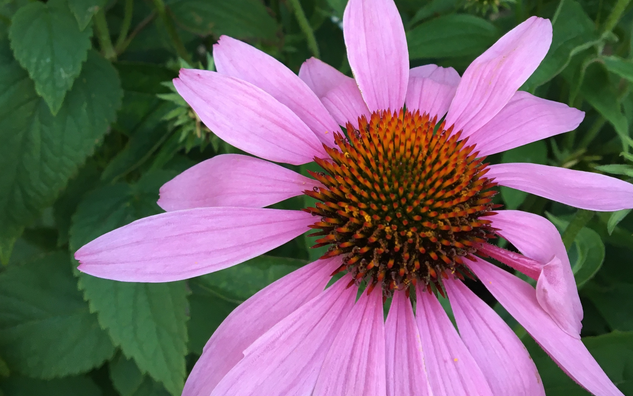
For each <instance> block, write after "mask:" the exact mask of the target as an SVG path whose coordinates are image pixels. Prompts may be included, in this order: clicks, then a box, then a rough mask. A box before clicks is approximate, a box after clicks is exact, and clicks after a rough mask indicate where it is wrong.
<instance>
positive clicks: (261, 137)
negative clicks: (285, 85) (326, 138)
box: [174, 69, 327, 165]
mask: <svg viewBox="0 0 633 396" xmlns="http://www.w3.org/2000/svg"><path fill="white" fill-rule="evenodd" d="M174 86H175V87H176V90H178V93H179V94H180V95H181V96H182V97H183V98H184V99H185V100H186V101H187V103H189V105H190V106H191V107H192V108H193V110H194V111H195V112H196V113H197V114H198V116H199V117H200V119H201V120H202V121H203V122H204V123H205V125H206V126H207V127H209V129H211V130H212V131H213V133H215V134H216V135H218V136H219V137H220V138H221V139H222V140H224V141H225V142H227V143H229V144H231V145H233V146H235V147H237V148H239V149H241V150H243V151H246V152H247V153H250V154H253V155H256V156H258V157H262V158H265V159H267V160H270V161H276V162H286V163H289V164H293V165H301V164H305V163H307V162H311V161H312V160H313V159H314V157H326V156H327V154H326V153H325V150H324V149H323V146H322V144H321V142H320V141H319V139H318V138H317V137H316V136H315V135H314V133H312V131H311V130H310V128H308V126H307V125H306V124H304V123H303V121H301V119H300V118H299V117H298V116H297V115H296V114H295V113H293V112H292V111H291V110H290V109H289V108H288V107H286V106H284V105H283V104H281V103H279V102H278V101H277V100H276V99H275V98H273V97H272V96H271V95H269V94H267V93H266V92H264V91H262V90H261V89H259V88H257V87H255V86H254V85H252V84H250V83H247V82H245V81H242V80H239V79H236V78H233V77H228V76H225V75H222V74H219V73H215V72H210V71H206V70H194V69H181V70H180V78H177V79H175V80H174Z"/></svg>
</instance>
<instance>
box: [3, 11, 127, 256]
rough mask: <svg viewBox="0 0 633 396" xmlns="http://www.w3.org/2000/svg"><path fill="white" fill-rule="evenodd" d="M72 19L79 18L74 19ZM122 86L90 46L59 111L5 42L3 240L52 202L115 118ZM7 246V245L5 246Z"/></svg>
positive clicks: (112, 71) (9, 237)
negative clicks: (40, 95)
mask: <svg viewBox="0 0 633 396" xmlns="http://www.w3.org/2000/svg"><path fill="white" fill-rule="evenodd" d="M73 23H75V21H74V20H73ZM121 95H122V91H121V89H120V83H119V79H118V77H117V74H116V71H115V70H114V69H113V68H112V66H111V65H110V64H109V63H108V62H106V61H105V60H104V59H102V58H101V57H100V56H99V55H98V54H97V53H95V52H90V54H89V56H88V60H87V61H86V64H85V65H84V68H83V70H82V73H81V75H80V76H79V78H78V79H77V81H76V82H75V85H74V87H73V89H72V90H71V91H70V92H69V93H68V95H67V97H66V101H65V103H64V105H63V106H62V108H61V109H60V111H59V113H58V114H57V116H53V115H52V114H51V113H50V111H49V109H48V106H47V105H46V103H44V101H43V100H42V99H40V98H38V97H37V94H36V93H35V90H34V88H33V83H32V82H31V81H30V79H29V78H28V75H27V74H26V72H25V71H24V70H23V69H22V68H21V67H20V66H19V65H18V63H17V62H16V61H15V60H14V59H13V56H12V55H11V51H10V50H9V48H8V46H7V45H6V44H5V45H4V46H2V45H0V140H1V141H2V145H0V169H2V172H1V173H0V191H3V194H1V195H0V224H2V227H1V228H0V241H1V242H0V245H1V246H2V247H3V249H2V251H3V253H4V252H6V251H7V249H9V247H10V245H11V244H10V243H8V242H7V241H10V240H11V239H15V238H16V237H17V236H19V235H20V233H21V232H22V229H23V227H24V226H25V225H27V224H29V223H30V222H32V221H33V220H35V219H36V218H37V217H38V216H39V214H40V212H41V210H42V209H43V208H46V207H49V206H51V205H52V204H53V202H54V201H55V198H56V197H57V195H58V194H59V193H60V191H61V190H62V189H63V188H64V186H65V185H66V183H67V182H68V179H69V178H70V177H71V176H73V175H74V174H75V173H76V172H77V169H78V168H79V166H80V165H81V164H82V163H83V162H84V161H85V159H86V158H87V157H88V156H89V155H90V154H92V152H93V150H94V148H95V146H96V145H97V144H98V143H99V141H100V140H101V139H102V138H103V136H104V135H105V133H106V132H107V130H108V126H109V124H110V123H111V122H112V121H113V120H114V118H115V115H116V110H117V108H118V106H119V105H120V103H121ZM5 246H6V247H5Z"/></svg>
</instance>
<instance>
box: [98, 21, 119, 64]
mask: <svg viewBox="0 0 633 396" xmlns="http://www.w3.org/2000/svg"><path fill="white" fill-rule="evenodd" d="M94 21H95V33H96V35H97V40H99V46H100V47H101V52H102V53H103V56H104V57H105V58H106V59H107V60H115V59H116V52H115V51H114V47H113V46H112V40H110V30H109V29H108V22H107V21H106V18H105V13H104V12H103V10H102V9H101V10H99V12H97V13H96V14H95V16H94Z"/></svg>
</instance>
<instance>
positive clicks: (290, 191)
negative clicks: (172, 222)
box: [158, 154, 320, 211]
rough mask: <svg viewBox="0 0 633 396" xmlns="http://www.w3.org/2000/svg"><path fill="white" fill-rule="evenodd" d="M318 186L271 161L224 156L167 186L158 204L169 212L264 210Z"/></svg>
mask: <svg viewBox="0 0 633 396" xmlns="http://www.w3.org/2000/svg"><path fill="white" fill-rule="evenodd" d="M319 185H320V183H319V182H318V181H316V180H313V179H310V178H307V177H305V176H302V175H300V174H298V173H296V172H293V171H291V170H290V169H287V168H284V167H283V166H279V165H277V164H273V163H271V162H268V161H263V160H260V159H258V158H254V157H249V156H246V155H239V154H224V155H217V156H215V157H213V158H211V159H208V160H206V161H203V162H200V163H199V164H197V165H194V166H192V167H191V168H189V169H187V170H186V171H184V172H182V173H181V174H180V175H178V176H176V177H175V178H173V179H172V180H170V181H168V182H167V183H165V184H164V185H163V186H162V187H161V188H160V199H159V200H158V205H159V206H160V207H161V208H163V209H164V210H166V211H173V210H182V209H193V208H203V207H214V206H237V207H244V208H246V207H248V208H261V207H264V206H268V205H272V204H274V203H277V202H281V201H283V200H285V199H288V198H292V197H296V196H297V195H301V194H302V193H303V191H305V190H311V189H312V188H313V187H314V186H319Z"/></svg>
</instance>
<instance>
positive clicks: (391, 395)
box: [385, 292, 431, 396]
mask: <svg viewBox="0 0 633 396" xmlns="http://www.w3.org/2000/svg"><path fill="white" fill-rule="evenodd" d="M385 336H386V351H387V354H386V360H387V362H386V363H387V395H388V396H429V395H431V391H430V388H429V380H428V378H427V377H426V368H425V367H424V361H423V358H422V343H421V342H420V333H419V332H418V328H417V326H416V324H415V317H414V316H413V309H412V308H411V302H410V301H409V298H408V297H407V296H406V295H405V293H404V292H395V293H394V295H393V300H392V302H391V307H390V308H389V315H388V316H387V323H386V324H385Z"/></svg>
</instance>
